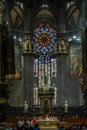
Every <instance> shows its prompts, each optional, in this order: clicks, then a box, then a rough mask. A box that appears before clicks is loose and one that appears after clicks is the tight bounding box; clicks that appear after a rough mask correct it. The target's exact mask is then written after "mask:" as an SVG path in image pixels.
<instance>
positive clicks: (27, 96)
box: [23, 52, 34, 106]
mask: <svg viewBox="0 0 87 130" xmlns="http://www.w3.org/2000/svg"><path fill="white" fill-rule="evenodd" d="M33 87H34V78H33V55H32V54H31V53H28V52H26V53H23V93H24V101H25V100H26V101H27V103H28V105H29V106H31V105H32V104H33Z"/></svg>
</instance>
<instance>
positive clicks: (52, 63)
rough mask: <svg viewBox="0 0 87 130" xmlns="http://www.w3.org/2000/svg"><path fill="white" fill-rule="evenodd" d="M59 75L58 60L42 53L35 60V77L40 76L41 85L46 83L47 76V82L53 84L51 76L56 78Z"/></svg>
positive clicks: (39, 82) (39, 83)
mask: <svg viewBox="0 0 87 130" xmlns="http://www.w3.org/2000/svg"><path fill="white" fill-rule="evenodd" d="M56 75H57V60H56V59H55V58H54V59H51V58H50V57H49V56H48V55H47V56H45V57H43V55H41V56H40V57H39V58H38V59H35V60H34V77H37V78H38V85H39V87H41V86H43V85H44V82H45V77H47V83H48V84H51V78H52V77H54V78H56Z"/></svg>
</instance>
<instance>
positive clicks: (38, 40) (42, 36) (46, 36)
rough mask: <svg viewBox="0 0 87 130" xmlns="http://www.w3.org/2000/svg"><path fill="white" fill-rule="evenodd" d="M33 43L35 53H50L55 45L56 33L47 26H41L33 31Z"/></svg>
mask: <svg viewBox="0 0 87 130" xmlns="http://www.w3.org/2000/svg"><path fill="white" fill-rule="evenodd" d="M34 41H35V44H36V48H37V52H39V53H42V54H47V53H51V52H52V51H53V48H54V46H55V43H56V31H55V30H54V29H53V28H51V27H50V26H49V25H48V24H47V25H42V24H41V25H40V26H39V27H38V28H36V29H35V30H34Z"/></svg>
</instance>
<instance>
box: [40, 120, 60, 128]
mask: <svg viewBox="0 0 87 130" xmlns="http://www.w3.org/2000/svg"><path fill="white" fill-rule="evenodd" d="M38 124H39V127H40V128H57V124H58V120H38Z"/></svg>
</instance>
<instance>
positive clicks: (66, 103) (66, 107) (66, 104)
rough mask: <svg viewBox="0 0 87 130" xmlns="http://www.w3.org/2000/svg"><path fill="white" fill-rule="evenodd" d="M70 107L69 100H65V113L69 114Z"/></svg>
mask: <svg viewBox="0 0 87 130" xmlns="http://www.w3.org/2000/svg"><path fill="white" fill-rule="evenodd" d="M68 107H69V105H68V102H67V100H65V103H64V110H65V113H67V112H68Z"/></svg>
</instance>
